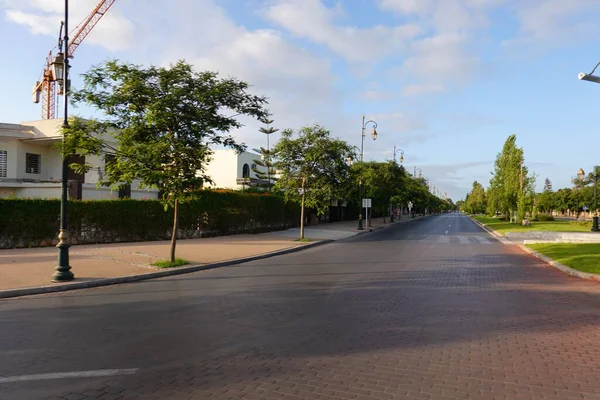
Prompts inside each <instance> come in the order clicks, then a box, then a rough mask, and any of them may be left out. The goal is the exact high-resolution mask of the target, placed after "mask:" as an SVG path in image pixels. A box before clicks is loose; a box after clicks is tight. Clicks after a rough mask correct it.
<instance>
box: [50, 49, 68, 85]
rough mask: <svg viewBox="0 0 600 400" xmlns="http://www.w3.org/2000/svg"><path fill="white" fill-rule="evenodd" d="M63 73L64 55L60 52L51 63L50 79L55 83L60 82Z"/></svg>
mask: <svg viewBox="0 0 600 400" xmlns="http://www.w3.org/2000/svg"><path fill="white" fill-rule="evenodd" d="M64 73H65V55H64V54H63V53H62V52H60V53H58V54H57V55H56V57H55V58H54V61H52V77H53V79H54V80H55V81H57V82H61V81H63V79H64Z"/></svg>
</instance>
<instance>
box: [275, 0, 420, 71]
mask: <svg viewBox="0 0 600 400" xmlns="http://www.w3.org/2000/svg"><path fill="white" fill-rule="evenodd" d="M339 13H340V9H339V8H333V9H330V8H327V7H326V6H325V5H323V3H322V2H321V1H320V0H278V1H276V2H275V3H274V4H272V5H271V6H269V7H267V8H266V12H265V15H266V17H267V18H268V19H269V20H270V21H272V22H274V23H276V24H278V25H279V26H281V27H283V28H284V29H286V30H287V31H289V32H291V33H292V34H294V35H297V36H299V37H303V38H306V39H309V40H312V41H313V42H315V43H319V44H323V45H326V46H327V47H329V48H330V49H331V51H333V52H334V53H336V54H338V55H340V56H342V57H344V58H345V59H346V60H348V61H351V62H364V61H369V60H378V59H380V58H381V57H383V56H385V55H389V54H394V53H396V52H398V51H399V50H401V49H405V43H406V42H407V41H408V40H410V39H411V38H414V37H415V36H416V35H418V34H419V33H421V32H422V30H421V28H420V27H419V26H418V25H417V24H402V25H397V26H393V27H388V26H383V25H376V26H373V27H370V28H357V27H354V26H341V25H336V24H335V21H334V20H335V18H336V17H337V16H338V15H339Z"/></svg>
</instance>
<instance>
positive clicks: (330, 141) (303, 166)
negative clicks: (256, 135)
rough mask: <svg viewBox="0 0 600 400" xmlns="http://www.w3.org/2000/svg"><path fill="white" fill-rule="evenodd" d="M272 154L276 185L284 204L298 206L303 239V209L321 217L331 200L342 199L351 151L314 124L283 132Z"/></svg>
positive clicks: (343, 142)
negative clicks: (278, 175)
mask: <svg viewBox="0 0 600 400" xmlns="http://www.w3.org/2000/svg"><path fill="white" fill-rule="evenodd" d="M273 151H274V159H275V163H274V165H275V167H276V169H277V170H278V171H279V172H280V177H279V180H278V181H277V186H278V187H279V188H280V189H281V190H283V191H284V196H285V198H286V200H287V201H292V202H296V203H299V204H300V206H301V215H300V238H301V239H304V212H305V208H306V207H310V208H314V209H316V210H317V212H318V213H319V214H324V213H325V211H327V210H328V208H329V205H330V204H331V200H333V199H335V198H337V197H341V196H343V193H342V188H344V187H345V186H346V185H345V184H346V182H347V180H348V179H349V167H348V165H347V164H346V159H347V158H348V157H349V156H350V155H351V153H352V149H351V148H350V146H349V145H348V144H347V143H346V142H345V141H343V140H340V139H334V138H332V137H331V132H330V131H328V130H327V129H325V128H324V127H322V126H320V125H313V126H305V127H303V128H301V129H300V130H299V131H296V132H295V131H293V130H291V129H286V130H284V131H283V132H282V134H281V139H280V140H279V142H278V143H277V145H276V146H275V147H274V149H273Z"/></svg>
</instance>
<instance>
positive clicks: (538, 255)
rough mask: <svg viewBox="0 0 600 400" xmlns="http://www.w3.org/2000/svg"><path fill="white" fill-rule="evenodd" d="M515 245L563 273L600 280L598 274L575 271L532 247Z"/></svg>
mask: <svg viewBox="0 0 600 400" xmlns="http://www.w3.org/2000/svg"><path fill="white" fill-rule="evenodd" d="M517 246H518V247H519V248H520V249H521V250H523V251H524V252H526V253H528V254H531V255H532V256H534V257H535V258H537V259H538V260H541V261H543V262H545V263H546V264H548V265H550V266H552V267H554V268H556V269H557V270H559V271H561V272H562V273H564V274H567V275H571V276H575V277H577V278H581V279H589V280H596V281H600V275H599V274H592V273H590V272H582V271H577V270H576V269H573V268H571V267H567V266H566V265H564V264H561V263H559V262H557V261H554V260H553V259H551V258H550V257H548V256H545V255H543V254H542V253H540V252H537V251H535V250H533V249H530V248H529V247H527V246H525V245H522V244H517Z"/></svg>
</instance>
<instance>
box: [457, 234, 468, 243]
mask: <svg viewBox="0 0 600 400" xmlns="http://www.w3.org/2000/svg"><path fill="white" fill-rule="evenodd" d="M457 238H458V243H460V244H469V243H470V242H469V238H467V237H464V236H457Z"/></svg>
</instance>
